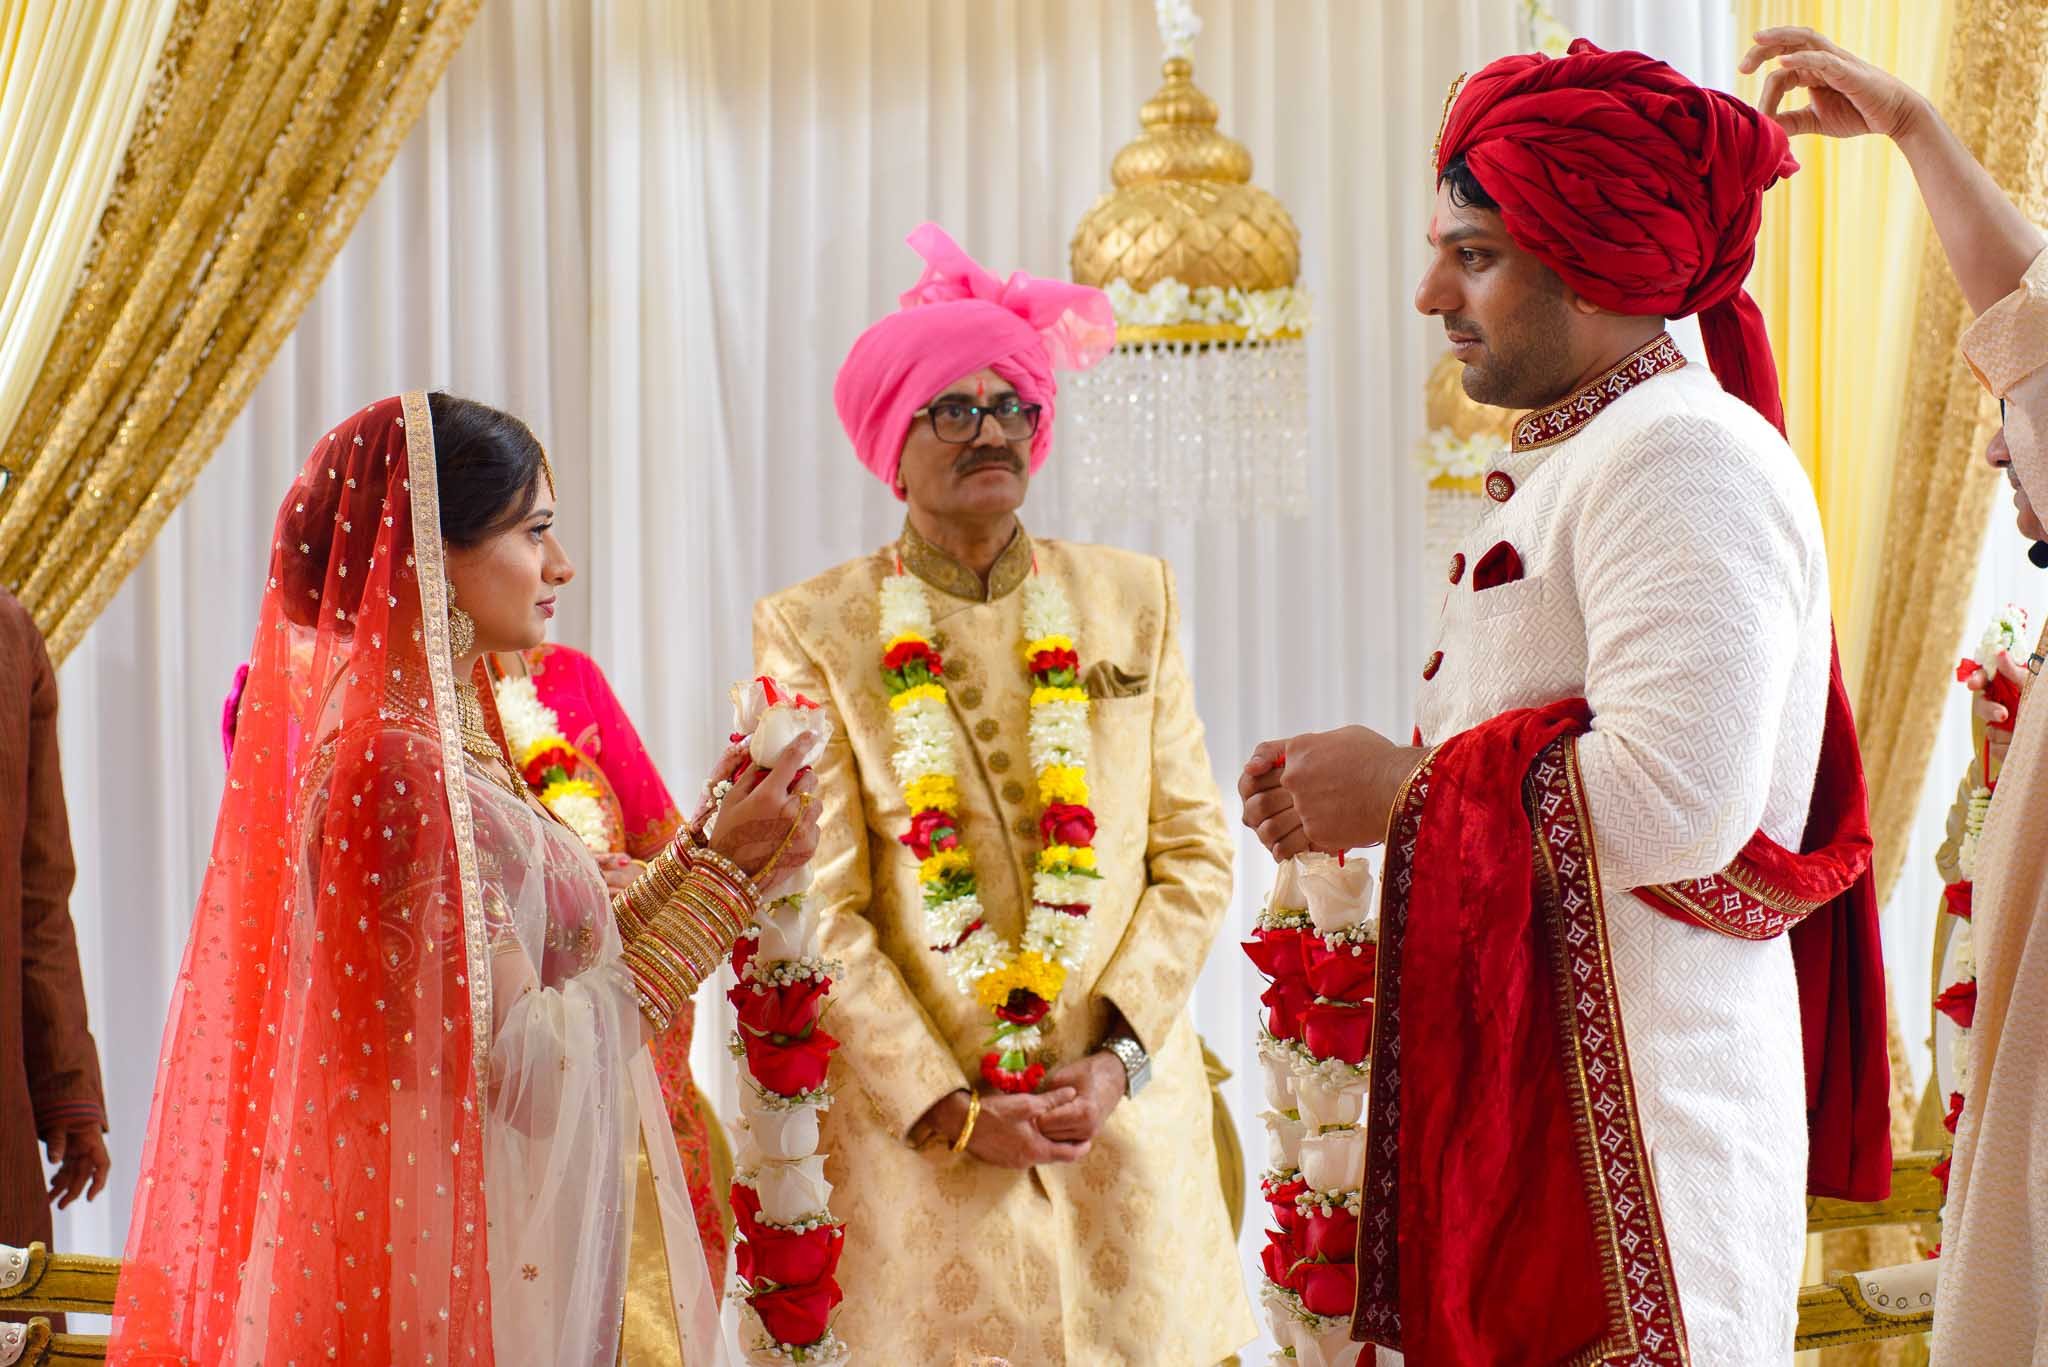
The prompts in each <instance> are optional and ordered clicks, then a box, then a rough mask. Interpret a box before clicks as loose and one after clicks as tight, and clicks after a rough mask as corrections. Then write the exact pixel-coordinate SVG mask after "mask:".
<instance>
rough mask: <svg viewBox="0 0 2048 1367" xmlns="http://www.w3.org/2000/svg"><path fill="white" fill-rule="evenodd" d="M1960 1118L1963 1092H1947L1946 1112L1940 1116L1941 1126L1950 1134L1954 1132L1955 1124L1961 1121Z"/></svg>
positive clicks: (1961, 1115) (1961, 1116)
mask: <svg viewBox="0 0 2048 1367" xmlns="http://www.w3.org/2000/svg"><path fill="white" fill-rule="evenodd" d="M1962 1118H1963V1094H1962V1093H1961V1092H1950V1093H1949V1094H1948V1114H1947V1115H1945V1116H1943V1117H1942V1118H1941V1127H1942V1128H1943V1129H1944V1130H1947V1131H1948V1132H1949V1133H1950V1134H1954V1133H1955V1132H1956V1125H1957V1124H1958V1123H1960V1122H1961V1120H1962Z"/></svg>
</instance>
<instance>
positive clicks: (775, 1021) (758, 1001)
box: [725, 978, 831, 1039]
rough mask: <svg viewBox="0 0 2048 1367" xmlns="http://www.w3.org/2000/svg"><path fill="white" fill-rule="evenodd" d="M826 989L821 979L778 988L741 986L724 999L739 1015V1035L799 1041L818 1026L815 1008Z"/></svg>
mask: <svg viewBox="0 0 2048 1367" xmlns="http://www.w3.org/2000/svg"><path fill="white" fill-rule="evenodd" d="M830 986H831V984H830V983H829V982H828V981H827V980H825V979H821V978H806V979H804V980H802V981H801V982H793V983H784V984H783V985H782V986H780V987H763V986H762V985H761V984H759V983H751V982H743V983H740V984H739V985H737V986H736V987H734V988H733V989H732V990H731V991H730V992H727V993H726V994H725V996H726V1000H728V1001H730V1002H731V1003H732V1005H733V1010H734V1011H736V1012H738V1013H739V1018H740V1028H741V1029H742V1030H743V1031H745V1032H747V1033H750V1034H758V1035H781V1036H784V1037H786V1038H793V1039H800V1038H802V1037H803V1036H805V1035H807V1034H809V1033H810V1032H811V1028H812V1027H813V1026H815V1025H816V1024H817V1023H818V1004H819V1002H820V1001H821V1000H822V999H823V998H824V996H825V991H826V989H827V988H828V987H830Z"/></svg>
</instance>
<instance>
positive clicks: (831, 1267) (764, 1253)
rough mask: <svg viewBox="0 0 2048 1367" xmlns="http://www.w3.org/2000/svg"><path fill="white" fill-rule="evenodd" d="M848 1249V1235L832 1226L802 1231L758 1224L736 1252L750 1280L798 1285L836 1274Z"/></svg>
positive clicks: (741, 1266)
mask: <svg viewBox="0 0 2048 1367" xmlns="http://www.w3.org/2000/svg"><path fill="white" fill-rule="evenodd" d="M845 1249H846V1239H845V1236H844V1235H843V1234H842V1233H841V1232H840V1231H839V1230H837V1229H834V1228H833V1227H831V1226H830V1225H820V1226H819V1227H818V1228H816V1229H813V1230H811V1231H809V1232H808V1233H804V1234H798V1233H797V1232H796V1231H795V1230H792V1229H776V1228H774V1227H773V1226H770V1225H761V1224H756V1225H755V1226H754V1227H753V1228H752V1229H750V1230H748V1231H747V1237H746V1238H745V1239H744V1240H742V1241H740V1242H739V1243H738V1244H737V1245H736V1247H735V1248H734V1250H733V1251H734V1254H735V1255H736V1256H737V1257H738V1258H739V1269H740V1276H742V1277H744V1278H745V1279H746V1280H747V1281H749V1282H762V1281H767V1282H774V1283H775V1284H776V1285H777V1286H795V1285H798V1284H799V1283H802V1282H814V1281H817V1280H818V1279H820V1278H821V1277H830V1276H832V1275H833V1274H834V1273H835V1272H837V1271H838V1269H839V1255H840V1254H841V1253H842V1252H844V1251H845Z"/></svg>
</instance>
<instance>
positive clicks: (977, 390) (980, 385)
mask: <svg viewBox="0 0 2048 1367" xmlns="http://www.w3.org/2000/svg"><path fill="white" fill-rule="evenodd" d="M987 397H988V381H987V380H976V381H975V382H974V401H975V402H976V403H980V402H981V401H982V400H984V399H986V398H987Z"/></svg>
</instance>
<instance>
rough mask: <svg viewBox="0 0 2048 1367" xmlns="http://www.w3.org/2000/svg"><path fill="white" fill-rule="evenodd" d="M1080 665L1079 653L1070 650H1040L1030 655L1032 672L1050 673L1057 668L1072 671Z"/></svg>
mask: <svg viewBox="0 0 2048 1367" xmlns="http://www.w3.org/2000/svg"><path fill="white" fill-rule="evenodd" d="M1080 667H1081V657H1080V655H1078V654H1077V653H1075V652H1074V651H1071V650H1041V651H1039V652H1038V653H1037V654H1035V655H1033V656H1032V657H1031V672H1032V673H1033V674H1050V673H1052V672H1053V671H1054V670H1058V669H1064V670H1066V671H1068V672H1069V673H1072V672H1073V671H1074V670H1077V669H1079V668H1080Z"/></svg>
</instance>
